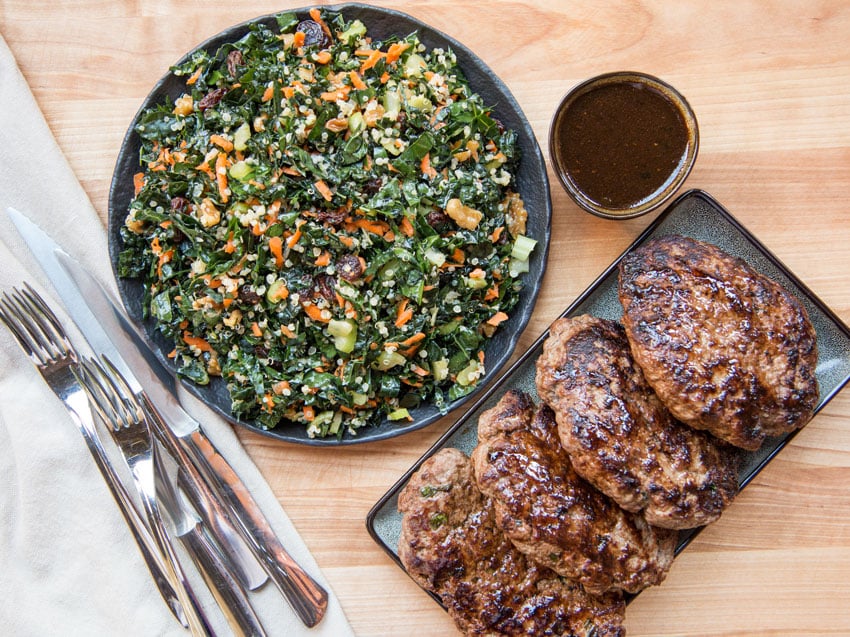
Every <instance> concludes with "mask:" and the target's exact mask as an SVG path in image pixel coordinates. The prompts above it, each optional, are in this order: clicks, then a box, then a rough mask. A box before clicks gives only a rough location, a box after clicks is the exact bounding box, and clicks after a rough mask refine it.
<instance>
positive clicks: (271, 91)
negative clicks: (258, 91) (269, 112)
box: [262, 84, 286, 102]
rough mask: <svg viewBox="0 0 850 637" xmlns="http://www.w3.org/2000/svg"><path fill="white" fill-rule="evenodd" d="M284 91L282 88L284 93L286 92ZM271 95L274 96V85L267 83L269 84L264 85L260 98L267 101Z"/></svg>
mask: <svg viewBox="0 0 850 637" xmlns="http://www.w3.org/2000/svg"><path fill="white" fill-rule="evenodd" d="M285 92H286V89H284V94H286V93H285ZM273 97H274V86H273V85H271V84H269V85H268V86H267V87H266V90H265V91H263V97H262V100H263V101H264V102H268V101H269V100H270V99H271V98H273Z"/></svg>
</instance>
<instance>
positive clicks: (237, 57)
mask: <svg viewBox="0 0 850 637" xmlns="http://www.w3.org/2000/svg"><path fill="white" fill-rule="evenodd" d="M244 63H245V58H244V57H242V51H239V50H238V49H237V50H235V51H231V52H230V53H228V54H227V72H228V73H230V76H231V77H236V71H238V70H239V67H240V66H242V65H243V64H244Z"/></svg>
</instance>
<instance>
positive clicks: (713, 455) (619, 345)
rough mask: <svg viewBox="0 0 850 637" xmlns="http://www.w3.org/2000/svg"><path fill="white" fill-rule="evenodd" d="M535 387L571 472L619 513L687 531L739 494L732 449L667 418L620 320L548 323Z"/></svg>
mask: <svg viewBox="0 0 850 637" xmlns="http://www.w3.org/2000/svg"><path fill="white" fill-rule="evenodd" d="M536 381H537V392H538V394H539V395H540V397H541V398H542V399H543V401H544V402H546V403H547V404H548V405H549V406H550V407H551V408H552V410H553V411H554V412H555V419H556V420H557V422H558V434H559V436H560V439H561V443H562V444H563V445H564V448H565V449H566V451H567V454H568V455H569V457H570V461H571V462H572V465H573V468H574V469H575V470H576V472H577V473H578V474H579V475H581V476H582V477H583V478H584V479H585V480H587V481H588V482H590V483H591V484H593V485H594V486H595V487H596V488H597V489H599V490H600V491H602V492H603V493H605V494H606V495H608V496H610V497H611V498H612V499H614V500H615V501H616V502H617V503H618V504H619V505H620V506H621V507H623V508H624V509H626V510H627V511H633V512H637V511H643V513H644V515H645V517H646V520H647V522H649V523H650V524H652V525H654V526H660V527H665V528H670V529H687V528H693V527H696V526H702V525H705V524H708V523H710V522H713V521H714V520H716V519H717V518H718V517H720V514H721V512H722V511H723V509H725V508H726V507H727V506H728V505H729V504H731V502H732V500H733V499H734V497H735V494H736V493H737V491H738V475H737V470H736V462H735V456H734V454H733V453H732V450H731V449H730V448H729V447H728V446H727V445H725V444H724V443H721V442H720V441H718V440H716V439H714V438H713V437H712V436H710V435H709V434H707V433H705V432H702V431H697V430H695V429H692V428H690V427H688V426H686V425H683V424H682V423H680V422H678V421H676V420H675V419H674V418H673V417H672V416H671V415H670V412H669V411H667V409H666V408H665V407H664V405H662V404H661V401H660V400H658V397H657V396H656V395H655V392H653V391H652V388H651V387H650V386H649V384H648V383H647V382H646V379H645V378H644V376H643V373H642V372H641V369H640V368H639V367H638V366H637V364H636V363H635V361H634V359H633V358H632V354H631V350H630V348H629V342H628V340H627V339H626V334H625V331H624V330H623V327H622V326H621V325H620V324H619V323H616V322H614V321H609V320H606V319H600V318H596V317H592V316H587V315H584V316H578V317H575V318H563V319H558V320H557V321H555V322H554V323H553V324H552V326H551V327H550V328H549V336H548V338H547V339H546V341H545V342H544V344H543V352H542V354H541V355H540V357H539V358H538V359H537V376H536Z"/></svg>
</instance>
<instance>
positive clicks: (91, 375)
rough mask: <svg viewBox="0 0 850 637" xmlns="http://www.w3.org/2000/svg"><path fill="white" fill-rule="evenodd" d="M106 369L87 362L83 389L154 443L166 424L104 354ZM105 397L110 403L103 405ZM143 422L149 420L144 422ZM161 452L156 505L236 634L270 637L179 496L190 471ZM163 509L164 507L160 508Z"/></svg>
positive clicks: (197, 519)
mask: <svg viewBox="0 0 850 637" xmlns="http://www.w3.org/2000/svg"><path fill="white" fill-rule="evenodd" d="M101 360H102V362H103V364H102V365H98V364H97V363H96V362H94V361H83V362H82V363H81V367H82V371H83V373H84V374H85V376H86V383H85V384H84V386H85V387H86V388H88V389H90V390H93V391H94V392H95V393H97V394H99V395H100V400H99V403H100V405H99V407H97V409H98V411H99V412H100V411H101V410H102V411H103V412H104V413H103V414H102V415H103V416H111V418H112V422H115V421H116V420H117V421H119V422H125V421H127V420H128V419H132V421H133V422H134V423H135V424H134V425H132V426H140V427H141V426H142V425H144V427H143V429H144V431H146V432H149V433H147V435H148V437H150V439H151V440H154V437H153V436H154V432H155V430H156V426H155V425H156V424H159V425H160V426H165V425H164V423H156V422H155V419H156V414H155V411H154V410H153V408H152V406H151V404H150V403H149V402H148V401H147V400H146V398H145V397H144V395H142V396H137V395H136V394H135V393H134V392H133V390H132V388H131V387H130V386H129V383H128V382H127V380H126V379H125V377H124V376H123V375H122V374H121V372H119V371H118V370H117V369H116V368H115V366H114V365H113V364H112V363H111V361H110V360H109V358H108V357H107V356H102V357H101ZM103 399H106V400H107V401H108V404H107V405H103V404H102V403H103ZM113 407H117V409H118V411H119V412H125V413H121V414H108V413H105V412H106V411H107V408H113ZM140 420H143V421H144V422H139V421H140ZM152 448H153V450H154V453H155V454H156V455H155V456H154V457H153V458H152V460H153V470H154V472H155V478H154V486H155V489H156V495H157V497H158V500H157V504H158V507H157V508H159V509H162V510H163V511H164V512H165V513H166V515H167V517H168V518H169V520H170V521H171V525H172V527H173V531H174V532H173V534H174V535H175V536H176V537H178V538H179V539H180V540H181V541H182V542H183V543H184V545H185V547H186V549H187V552H188V555H189V557H190V558H191V559H192V561H193V562H194V564H195V566H197V568H198V571H199V572H200V574H201V576H202V577H203V579H204V582H205V583H206V584H207V588H208V589H209V591H210V593H212V596H213V597H214V598H215V600H216V602H217V603H218V606H219V608H220V610H221V611H222V613H223V614H224V617H225V619H226V620H227V622H228V624H229V625H230V627H231V628H232V629H233V632H234V635H236V636H238V637H265V634H266V633H265V630H264V629H263V627H262V624H261V623H260V620H259V618H258V617H257V615H256V613H255V612H254V609H253V608H252V607H251V603H250V602H249V601H248V597H247V594H246V592H245V589H244V588H243V587H242V585H241V584H240V583H239V581H237V579H236V578H235V577H234V576H233V575H232V574H231V572H230V571H229V569H228V565H227V564H226V563H225V560H224V559H223V557H222V554H221V551H220V549H219V548H218V547H217V546H215V545H214V544H213V542H212V541H211V540H210V539H209V537H208V536H207V533H206V531H205V529H204V528H203V527H202V526H201V524H200V517H199V516H198V514H197V512H196V511H194V510H193V509H191V508H189V504H188V503H187V502H186V501H185V500H184V499H183V498H181V497H180V496H181V493H178V489H177V482H179V480H180V477H181V476H182V477H183V478H184V483H185V482H186V480H185V473H184V471H185V467H183V466H181V465H179V464H178V463H177V462H176V459H175V460H174V461H173V462H171V463H169V466H170V467H172V470H176V475H174V476H173V477H172V475H171V473H172V472H173V471H172V472H169V471H168V470H167V469H166V464H165V462H163V461H164V460H165V458H164V457H161V456H160V455H159V454H158V453H157V448H156V443H154V444H153V445H152ZM159 505H161V506H159Z"/></svg>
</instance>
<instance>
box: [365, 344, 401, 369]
mask: <svg viewBox="0 0 850 637" xmlns="http://www.w3.org/2000/svg"><path fill="white" fill-rule="evenodd" d="M406 360H407V359H406V358H405V357H404V356H402V355H401V354H399V353H398V352H395V351H392V350H388V349H385V350H384V351H382V352H381V353H380V354H378V356H377V358H376V359H375V362H374V363H373V364H372V366H373V367H374V368H375V369H377V370H380V371H382V372H385V371H387V370H388V369H392V368H393V367H396V366H398V365H403V364H404V363H405V361H406Z"/></svg>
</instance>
